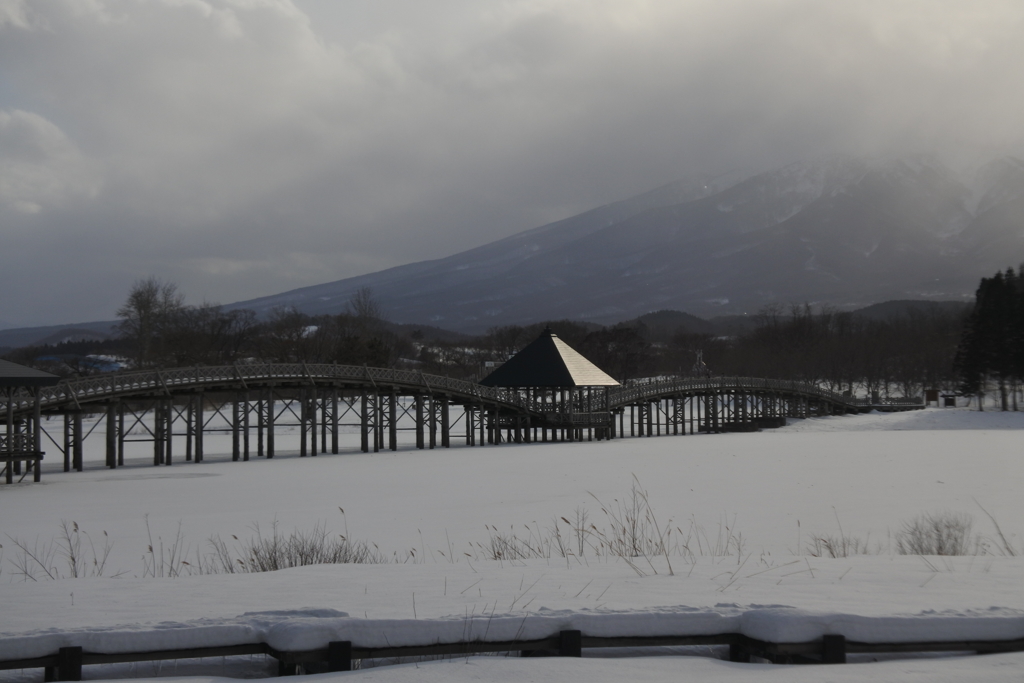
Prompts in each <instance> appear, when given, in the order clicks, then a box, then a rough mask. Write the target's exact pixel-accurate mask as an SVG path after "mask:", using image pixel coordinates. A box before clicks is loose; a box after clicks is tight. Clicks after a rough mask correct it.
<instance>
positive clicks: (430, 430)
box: [427, 394, 438, 450]
mask: <svg viewBox="0 0 1024 683" xmlns="http://www.w3.org/2000/svg"><path fill="white" fill-rule="evenodd" d="M437 408H438V403H437V401H435V400H434V395H433V394H430V396H428V397H427V414H428V415H429V416H430V417H429V418H428V422H427V447H428V448H429V449H430V450H434V448H436V447H437Z"/></svg>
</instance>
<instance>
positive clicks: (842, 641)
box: [821, 636, 846, 664]
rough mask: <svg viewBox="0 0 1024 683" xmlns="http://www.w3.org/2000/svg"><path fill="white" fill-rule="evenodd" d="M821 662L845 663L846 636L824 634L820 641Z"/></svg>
mask: <svg viewBox="0 0 1024 683" xmlns="http://www.w3.org/2000/svg"><path fill="white" fill-rule="evenodd" d="M821 663H822V664H846V636H825V637H823V638H822V642H821Z"/></svg>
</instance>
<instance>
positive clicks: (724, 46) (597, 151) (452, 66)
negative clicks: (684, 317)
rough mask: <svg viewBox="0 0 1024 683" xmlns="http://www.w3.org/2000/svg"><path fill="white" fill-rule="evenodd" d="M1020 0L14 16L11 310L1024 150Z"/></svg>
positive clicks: (7, 99)
mask: <svg viewBox="0 0 1024 683" xmlns="http://www.w3.org/2000/svg"><path fill="white" fill-rule="evenodd" d="M1021 36H1024V3H1021V2H1019V0H1008V1H1006V2H1001V1H997V0H993V1H985V2H979V0H964V1H960V2H955V1H948V2H943V1H941V0H920V1H914V0H908V1H905V2H894V1H893V0H885V1H878V2H872V1H865V2H822V1H821V0H778V1H773V0H765V1H757V0H742V1H732V0H707V1H705V0H697V1H686V2H665V1H663V0H660V1H651V2H644V1H642V0H621V1H617V0H522V1H513V0H508V1H506V2H479V1H478V0H474V1H462V0H433V1H431V2H424V1H423V0H346V1H345V2H337V1H335V0H296V1H295V2H291V1H290V0H0V240H2V241H0V288H2V291H3V297H2V299H0V301H2V303H0V320H2V321H5V322H7V323H11V324H22V325H23V324H36V323H38V324H45V323H58V322H73V321H82V320H91V319H104V318H110V317H112V315H113V311H114V310H115V309H116V308H117V306H118V304H119V303H120V302H121V301H122V300H123V298H124V296H125V293H126V292H127V290H128V288H129V287H130V286H131V283H132V282H133V281H134V280H136V279H137V278H140V277H145V276H148V275H156V276H159V277H161V278H163V279H166V280H172V281H176V282H178V283H179V284H180V285H181V287H182V289H183V290H184V291H185V292H186V294H187V295H188V298H189V300H190V301H192V302H199V301H202V300H207V301H215V302H221V303H229V302H232V301H236V300H240V299H247V298H252V297H256V296H261V295H266V294H272V293H276V292H280V291H283V290H286V289H290V288H293V287H298V286H303V285H308V284H315V283H320V282H326V281H330V280H336V279H340V278H343V277H349V276H352V275H358V274H361V273H365V272H371V271H374V270H379V269H381V268H385V267H389V266H393V265H398V264H401V263H406V262H410V261H416V260H422V259H425V258H435V257H441V256H445V255H448V254H451V253H454V252H456V251H461V250H463V249H465V248H469V247H471V246H475V245H478V244H482V243H485V242H488V241H491V240H493V239H496V238H499V237H503V236H505V235H508V234H511V233H513V232H516V231H519V230H523V229H527V228H531V227H534V226H536V225H540V224H543V223H545V222H548V221H550V220H555V219H557V218H562V217H565V216H568V215H571V214H573V213H577V212H579V211H582V210H585V209H587V208H591V207H592V206H595V205H599V204H603V203H606V202H609V201H613V200H615V199H620V198H623V197H626V196H629V195H632V194H635V193H638V192H641V191H644V190H648V189H651V188H653V187H655V186H658V185H661V184H664V183H667V182H670V181H672V180H675V179H677V178H681V177H685V176H686V175H688V174H691V173H704V172H716V171H727V170H731V169H734V168H737V167H740V168H749V169H757V168H764V167H767V166H770V165H775V164H781V163H785V162H788V161H792V160H796V159H800V158H806V157H808V156H812V155H817V154H824V153H831V152H851V153H854V154H863V155H888V154H903V153H908V152H920V151H926V152H937V153H939V154H942V155H945V156H946V158H947V159H949V160H950V161H952V162H953V163H957V164H970V163H973V162H977V161H980V160H982V159H986V158H988V157H991V156H994V155H1000V154H1004V153H1007V152H1012V153H1018V154H1019V153H1020V150H1021V146H1022V141H1024V133H1022V126H1021V121H1024V87H1022V86H1024V83H1022V80H1024V76H1022V74H1024V40H1021Z"/></svg>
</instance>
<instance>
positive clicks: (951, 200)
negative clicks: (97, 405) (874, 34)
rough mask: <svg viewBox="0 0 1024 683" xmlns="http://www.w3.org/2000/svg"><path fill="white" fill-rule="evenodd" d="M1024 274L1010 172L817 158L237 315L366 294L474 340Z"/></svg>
mask: <svg viewBox="0 0 1024 683" xmlns="http://www.w3.org/2000/svg"><path fill="white" fill-rule="evenodd" d="M1022 260H1024V161H1021V160H1020V159H1016V158H1003V159H998V160H995V161H993V162H991V163H989V164H986V165H985V166H982V167H981V168H978V169H977V170H975V171H973V172H971V173H957V172H954V171H953V170H951V169H949V168H947V167H946V166H944V165H943V164H942V163H941V162H939V161H938V160H936V159H934V158H931V157H927V156H919V157H914V158H904V159H897V160H887V161H867V160H863V159H857V158H852V157H844V156H832V157H828V158H824V159H818V160H815V161H811V162H804V163H797V164H792V165H789V166H786V167H783V168H778V169H775V170H771V171H768V172H764V173H759V174H756V175H752V176H749V177H743V176H736V175H735V174H733V175H730V176H723V177H719V178H697V179H693V180H690V181H687V182H677V183H673V184H671V185H667V186H665V187H662V188H659V189H657V190H653V191H651V192H648V193H645V194H642V195H639V196H637V197H633V198H630V199H626V200H623V201H620V202H615V203H613V204H609V205H607V206H603V207H600V208H598V209H594V210H592V211H588V212H586V213H582V214H580V215H578V216H573V217H572V218H567V219H565V220H562V221H558V222H555V223H551V224H549V225H545V226H542V227H539V228H535V229H533V230H528V231H526V232H522V233H519V234H517V235H513V236H511V237H508V238H506V239H503V240H499V241H497V242H493V243H490V244H487V245H484V246H481V247H477V248H475V249H471V250H469V251H465V252H462V253H459V254H455V255H453V256H449V257H447V258H443V259H438V260H434V261H424V262H420V263H413V264H409V265H405V266H400V267H397V268H392V269H389V270H385V271H381V272H378V273H372V274H369V275H363V276H360V277H355V278H349V279H346V280H339V281H337V282H331V283H327V284H323V285H317V286H313V287H306V288H303V289H298V290H294V291H291V292H286V293H283V294H279V295H275V296H270V297H264V298H261V299H254V300H251V301H244V302H239V303H238V304H234V305H233V306H232V307H248V308H255V309H257V310H260V311H266V310H269V309H271V308H273V307H276V306H295V307H297V308H299V309H300V310H303V311H306V312H309V313H330V312H338V311H341V310H343V309H344V307H345V304H346V302H347V300H348V298H349V297H350V296H351V295H352V293H353V292H354V291H355V290H356V289H358V288H360V287H370V288H372V289H373V291H374V293H375V294H376V295H377V297H378V298H379V299H380V300H381V302H382V303H383V305H384V308H385V309H386V311H387V312H388V314H389V317H390V318H391V319H392V320H394V321H396V322H405V323H424V324H426V323H429V324H433V325H438V326H441V327H445V328H449V329H455V330H463V331H482V330H484V329H486V328H488V327H491V326H493V325H496V324H509V323H522V322H532V321H537V320H542V319H546V318H561V317H567V318H575V319H581V320H591V321H595V322H602V323H608V322H614V321H616V320H623V319H628V318H633V317H636V316H637V315H641V314H643V313H646V312H648V311H653V310H660V309H676V310H681V311H686V312H689V313H692V314H695V315H699V316H703V317H707V316H713V315H721V314H742V313H755V312H756V311H757V310H758V309H760V308H761V307H763V306H764V305H765V304H770V303H779V304H784V305H785V304H789V303H802V302H820V303H830V304H833V305H836V306H840V307H854V306H864V305H868V304H872V303H875V302H879V301H885V300H889V299H913V298H924V299H947V300H948V299H964V298H967V297H969V296H970V295H972V294H973V292H974V289H975V287H976V286H977V282H978V279H979V278H980V277H982V276H986V275H990V274H992V273H993V272H995V271H996V270H999V269H1003V268H1006V267H1007V266H1016V265H1017V264H1018V263H1019V262H1020V261H1022Z"/></svg>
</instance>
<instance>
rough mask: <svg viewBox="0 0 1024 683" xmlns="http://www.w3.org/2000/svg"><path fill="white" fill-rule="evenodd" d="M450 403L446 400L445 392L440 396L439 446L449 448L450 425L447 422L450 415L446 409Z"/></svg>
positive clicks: (450, 443)
mask: <svg viewBox="0 0 1024 683" xmlns="http://www.w3.org/2000/svg"><path fill="white" fill-rule="evenodd" d="M450 406H451V404H450V403H449V402H448V395H447V394H445V395H444V396H442V397H441V406H440V410H441V446H442V447H444V448H451V445H452V442H451V425H450V424H449V421H450V416H449V414H448V411H449V409H450Z"/></svg>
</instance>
